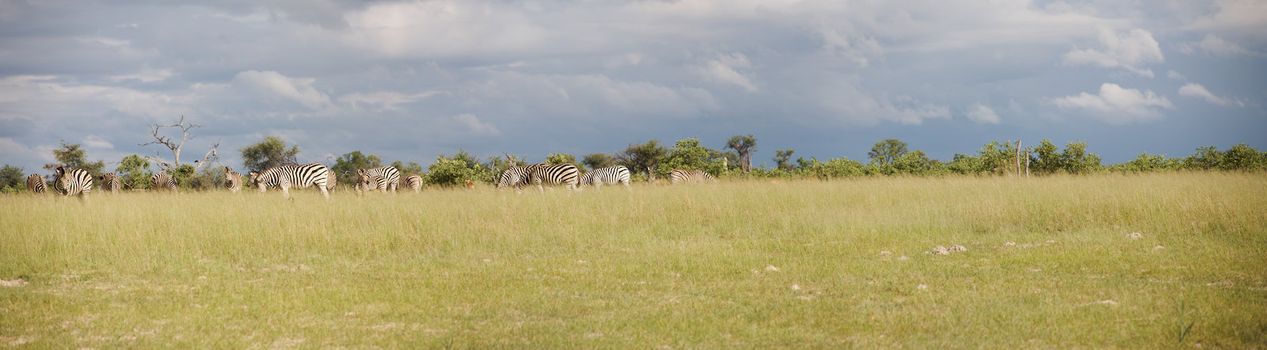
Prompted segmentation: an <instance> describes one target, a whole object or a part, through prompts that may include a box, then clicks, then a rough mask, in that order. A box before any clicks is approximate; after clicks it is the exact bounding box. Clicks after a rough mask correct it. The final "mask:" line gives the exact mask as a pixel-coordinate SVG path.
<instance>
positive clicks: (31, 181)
mask: <svg viewBox="0 0 1267 350" xmlns="http://www.w3.org/2000/svg"><path fill="white" fill-rule="evenodd" d="M26 189H27V190H29V191H31V192H32V193H44V191H47V190H48V189H47V187H45V184H44V177H43V176H40V175H39V174H31V176H27V177H26Z"/></svg>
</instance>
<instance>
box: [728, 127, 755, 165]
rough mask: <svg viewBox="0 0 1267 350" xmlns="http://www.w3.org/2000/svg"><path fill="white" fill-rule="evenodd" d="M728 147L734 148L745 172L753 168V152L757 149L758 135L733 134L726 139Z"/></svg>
mask: <svg viewBox="0 0 1267 350" xmlns="http://www.w3.org/2000/svg"><path fill="white" fill-rule="evenodd" d="M726 148H729V149H732V150H734V151H735V153H736V154H737V155H738V158H739V159H737V160H738V161H739V162H740V163H741V164H738V165H739V166H740V168H741V169H743V171H744V172H748V171H751V170H752V152H756V151H757V137H756V136H752V134H748V135H735V136H731V137H730V140H727V141H726Z"/></svg>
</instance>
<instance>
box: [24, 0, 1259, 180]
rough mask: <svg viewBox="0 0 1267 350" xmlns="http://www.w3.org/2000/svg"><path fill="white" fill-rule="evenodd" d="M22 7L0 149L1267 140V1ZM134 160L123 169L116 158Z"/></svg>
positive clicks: (494, 150)
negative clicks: (178, 126) (174, 130)
mask: <svg viewBox="0 0 1267 350" xmlns="http://www.w3.org/2000/svg"><path fill="white" fill-rule="evenodd" d="M199 3H201V2H188V3H186V2H184V1H158V2H152V1H138V2H135V3H128V2H118V1H116V2H102V3H96V2H92V1H56V0H53V1H32V2H29V3H28V2H23V1H9V0H0V162H3V163H8V164H15V165H19V166H23V167H25V168H26V169H27V170H28V172H30V171H33V170H35V169H38V167H39V165H40V164H43V163H46V162H50V161H51V160H52V157H51V152H50V150H51V149H53V148H55V147H56V146H57V145H58V143H59V141H62V140H64V141H66V142H71V143H81V144H84V145H85V146H86V147H87V149H88V152H89V158H91V159H94V160H96V159H103V160H106V161H107V163H110V162H116V161H117V160H118V159H119V158H121V157H122V156H123V155H126V154H131V153H141V154H153V153H155V152H156V151H159V150H160V149H159V148H157V147H155V146H148V147H141V146H138V144H140V143H144V142H146V141H148V140H147V138H148V130H147V129H148V127H147V125H149V124H153V123H156V122H161V123H166V122H171V121H173V120H175V119H177V118H178V117H179V116H181V115H184V116H186V117H188V118H189V119H191V120H193V121H194V122H196V123H198V124H202V125H205V127H203V128H200V129H196V130H195V132H196V136H197V137H196V138H195V139H194V140H193V141H191V142H190V144H189V145H188V146H187V150H186V156H185V158H186V159H185V160H186V161H190V160H192V158H194V157H196V156H198V155H199V154H201V153H202V152H204V151H205V149H206V147H207V146H208V145H209V144H211V143H214V142H217V141H218V142H220V143H221V144H222V153H223V156H224V161H225V162H226V163H228V164H231V165H234V166H236V167H240V165H241V161H240V159H239V157H238V155H237V150H238V149H240V148H241V147H243V146H245V145H248V144H250V143H252V142H255V141H258V140H259V139H261V138H262V137H264V136H267V135H277V136H281V137H283V138H284V139H286V140H287V141H289V142H292V143H296V144H298V145H299V146H300V148H301V150H302V153H301V154H300V158H301V160H302V161H328V160H329V159H330V157H332V156H333V155H338V154H343V153H346V152H349V151H353V150H361V151H365V152H370V153H375V154H379V155H381V156H382V157H383V158H385V159H387V160H397V159H399V160H407V161H418V162H420V163H422V164H428V163H430V162H431V161H432V160H433V159H434V158H435V156H436V155H438V154H442V153H450V154H451V153H453V152H455V151H457V150H458V149H464V150H467V151H469V152H472V153H474V154H476V155H480V156H493V155H500V154H502V153H512V154H519V155H524V156H527V158H528V159H529V160H540V159H542V158H544V155H545V154H546V153H548V152H567V153H574V154H578V155H580V154H586V153H594V152H614V151H618V150H621V149H623V148H624V147H625V146H626V145H628V144H630V143H637V142H643V141H646V140H649V139H659V140H661V141H662V142H665V143H668V144H671V143H672V142H673V140H676V139H679V138H684V137H698V138H700V139H701V140H702V141H703V142H704V143H705V144H706V145H709V146H712V147H721V146H722V145H723V144H724V142H725V139H726V138H727V137H728V136H730V135H735V134H748V133H751V134H755V135H756V136H757V139H758V153H757V155H756V156H755V157H754V160H755V161H758V162H760V163H764V164H769V163H771V161H770V160H769V158H771V157H772V155H773V154H774V150H776V149H781V148H794V149H796V150H797V153H796V155H797V156H806V157H809V156H816V157H819V158H820V159H822V158H828V157H833V156H842V155H843V156H848V157H850V158H854V159H863V158H865V157H866V152H867V150H868V149H869V147H870V145H871V144H873V143H874V142H876V141H877V140H879V139H883V138H890V137H896V138H900V139H903V140H905V141H907V142H908V143H909V144H910V145H911V147H912V148H915V149H923V150H925V151H926V152H928V153H929V154H931V155H933V156H934V157H937V158H941V159H948V158H950V157H951V156H952V155H953V154H955V153H974V152H975V151H976V150H977V149H978V148H980V146H981V145H982V144H984V143H986V142H988V141H990V140H1007V139H1016V138H1021V139H1023V140H1025V141H1026V142H1027V143H1028V142H1036V141H1038V140H1040V139H1043V138H1049V139H1052V140H1053V141H1055V142H1057V143H1059V144H1064V143H1066V142H1069V141H1076V140H1080V141H1086V142H1088V143H1089V144H1090V147H1091V150H1092V151H1093V152H1097V153H1099V154H1101V155H1103V156H1104V157H1105V158H1106V160H1109V161H1123V160H1127V159H1130V158H1132V157H1133V156H1134V155H1136V154H1138V153H1140V152H1152V153H1164V154H1168V155H1171V156H1182V155H1187V154H1189V153H1191V152H1192V150H1193V149H1194V148H1196V147H1198V146H1202V145H1215V146H1219V147H1220V148H1225V147H1228V146H1230V145H1233V144H1236V143H1248V144H1250V145H1252V146H1254V147H1257V148H1259V149H1267V138H1265V137H1264V136H1263V135H1267V106H1265V102H1267V79H1264V77H1267V1H1261V0H1214V1H1201V0H1138V1H1122V0H1112V1H1025V0H988V1H969V0H964V1H951V2H947V1H932V0H929V1H917V0H913V1H880V0H876V1H845V0H841V1H811V0H805V1H797V0H765V1H752V0H680V1H669V0H646V1H477V0H453V1H448V0H434V1H409V2H386V1H381V2H380V1H330V0H302V1H298V0H296V1H240V2H235V1H221V2H217V3H219V5H210V6H209V5H203V4H199ZM111 167H113V166H111Z"/></svg>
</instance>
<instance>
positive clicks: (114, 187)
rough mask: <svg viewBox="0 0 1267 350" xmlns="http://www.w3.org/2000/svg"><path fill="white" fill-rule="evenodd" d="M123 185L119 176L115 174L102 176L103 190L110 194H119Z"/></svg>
mask: <svg viewBox="0 0 1267 350" xmlns="http://www.w3.org/2000/svg"><path fill="white" fill-rule="evenodd" d="M122 187H123V184H121V183H120V181H119V176H118V175H115V174H114V173H105V174H101V190H102V191H110V193H119V189H120V188H122Z"/></svg>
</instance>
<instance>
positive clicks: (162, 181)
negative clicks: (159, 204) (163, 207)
mask: <svg viewBox="0 0 1267 350" xmlns="http://www.w3.org/2000/svg"><path fill="white" fill-rule="evenodd" d="M150 183H152V184H154V189H155V190H168V191H175V190H176V178H174V177H172V175H171V174H168V173H167V171H160V172H158V173H156V174H154V175H151V176H150Z"/></svg>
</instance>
